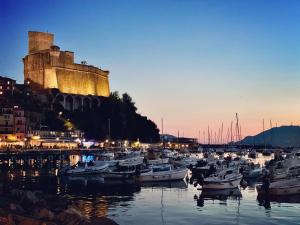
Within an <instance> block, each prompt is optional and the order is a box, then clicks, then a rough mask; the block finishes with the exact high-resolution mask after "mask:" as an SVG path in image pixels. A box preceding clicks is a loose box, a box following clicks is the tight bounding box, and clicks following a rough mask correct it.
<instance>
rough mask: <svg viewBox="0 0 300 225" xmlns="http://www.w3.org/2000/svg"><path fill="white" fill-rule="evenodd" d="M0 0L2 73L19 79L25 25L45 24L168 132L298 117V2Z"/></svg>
mask: <svg viewBox="0 0 300 225" xmlns="http://www.w3.org/2000/svg"><path fill="white" fill-rule="evenodd" d="M0 2H1V5H0V25H1V35H0V43H1V46H0V47H1V51H0V74H1V75H6V76H10V77H12V78H15V79H17V81H19V82H23V64H22V57H24V55H25V54H26V53H27V31H28V30H35V31H48V32H50V33H53V34H55V44H56V45H58V46H60V47H61V49H62V50H70V51H74V52H75V60H76V61H77V62H80V61H82V60H86V61H87V62H88V64H92V65H95V66H98V67H101V68H103V69H108V70H110V85H111V90H112V91H119V92H120V93H123V92H128V93H129V94H130V95H131V96H132V97H133V99H134V101H135V102H136V105H137V107H138V109H139V112H140V113H142V114H143V115H146V116H148V117H149V118H151V119H152V120H154V121H155V122H156V123H157V124H158V126H159V127H160V120H161V117H163V118H164V124H165V132H167V133H172V134H176V135H177V130H178V129H179V131H180V135H182V134H183V133H184V135H185V136H193V137H198V133H199V130H200V134H201V139H203V131H207V126H208V125H209V126H210V127H211V129H212V130H214V131H217V130H218V128H219V127H220V126H221V123H222V122H223V123H224V130H225V132H224V133H226V131H227V128H228V127H229V125H230V122H231V121H234V116H235V113H236V112H238V113H239V118H240V121H241V124H242V135H243V136H245V135H251V134H255V133H257V132H260V131H261V130H262V120H263V118H264V119H265V127H266V128H269V121H270V120H272V123H273V125H275V124H276V123H277V125H278V126H279V125H283V124H291V123H293V124H299V123H300V76H299V75H300V26H299V25H300V1H289V0H282V1H281V0H277V1H273V0H272V1H267V0H257V1H255V0H248V1H246V0H245V1H239V0H236V1H231V0H226V1H222V0H202V1H201V0H195V1H193V0H190V1H189V0H187V1H183V0H181V1H179V0H172V1H167V0H151V1H146V0H145V1H142V0H137V1H129V0H126V1H121V0H119V1H117V0H111V1H108V0H106V1H100V0H97V1H96V0H95V1H92V0H88V1H83V0H82V1H74V0H70V1H46V0H43V1H37V0H36V1H29V0H24V1H13V0H9V1H4V0H1V1H0ZM206 136H207V135H206ZM224 136H225V135H224Z"/></svg>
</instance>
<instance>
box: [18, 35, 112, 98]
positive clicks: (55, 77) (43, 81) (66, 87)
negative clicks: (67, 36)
mask: <svg viewBox="0 0 300 225" xmlns="http://www.w3.org/2000/svg"><path fill="white" fill-rule="evenodd" d="M53 41H54V35H53V34H50V33H43V32H35V31H29V32H28V55H26V56H25V57H24V58H23V63H24V79H25V82H26V83H27V84H31V85H32V87H34V86H35V87H39V88H41V89H51V88H57V89H59V90H60V92H61V93H65V94H72V95H82V96H86V95H92V96H104V97H107V96H109V93H110V90H109V81H108V74H109V71H105V70H101V69H100V68H97V67H94V66H91V65H86V63H85V62H83V63H81V64H77V63H74V52H70V51H61V50H60V48H59V47H58V46H55V45H53Z"/></svg>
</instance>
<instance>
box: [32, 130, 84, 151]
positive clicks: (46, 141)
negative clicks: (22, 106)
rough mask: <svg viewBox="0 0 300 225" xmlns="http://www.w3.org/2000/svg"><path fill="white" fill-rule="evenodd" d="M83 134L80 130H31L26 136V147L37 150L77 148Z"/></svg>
mask: <svg viewBox="0 0 300 225" xmlns="http://www.w3.org/2000/svg"><path fill="white" fill-rule="evenodd" d="M83 136H84V133H83V132H82V131H80V130H72V131H49V130H31V131H29V132H28V134H27V137H28V139H27V142H26V146H27V147H39V148H67V149H73V148H78V146H79V144H80V143H82V141H83V140H84V138H83Z"/></svg>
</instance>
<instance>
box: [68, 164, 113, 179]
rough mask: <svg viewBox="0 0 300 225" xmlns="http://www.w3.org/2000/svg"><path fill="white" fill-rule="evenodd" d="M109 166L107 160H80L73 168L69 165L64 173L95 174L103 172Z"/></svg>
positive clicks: (74, 174)
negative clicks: (83, 161)
mask: <svg viewBox="0 0 300 225" xmlns="http://www.w3.org/2000/svg"><path fill="white" fill-rule="evenodd" d="M108 167H109V164H108V163H105V162H97V161H95V162H88V163H87V162H85V163H82V162H79V163H77V165H76V166H75V167H74V168H72V167H68V168H66V169H65V170H64V173H65V174H66V175H68V176H83V175H95V174H101V173H102V172H103V171H105V170H107V168H108Z"/></svg>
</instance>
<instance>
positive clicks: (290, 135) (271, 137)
mask: <svg viewBox="0 0 300 225" xmlns="http://www.w3.org/2000/svg"><path fill="white" fill-rule="evenodd" d="M240 143H241V144H246V145H264V144H266V145H270V146H273V147H300V127H299V126H281V127H274V128H272V129H269V130H266V131H265V132H261V133H259V134H257V135H255V136H247V137H245V138H244V139H243V140H242V141H241V142H240Z"/></svg>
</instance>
